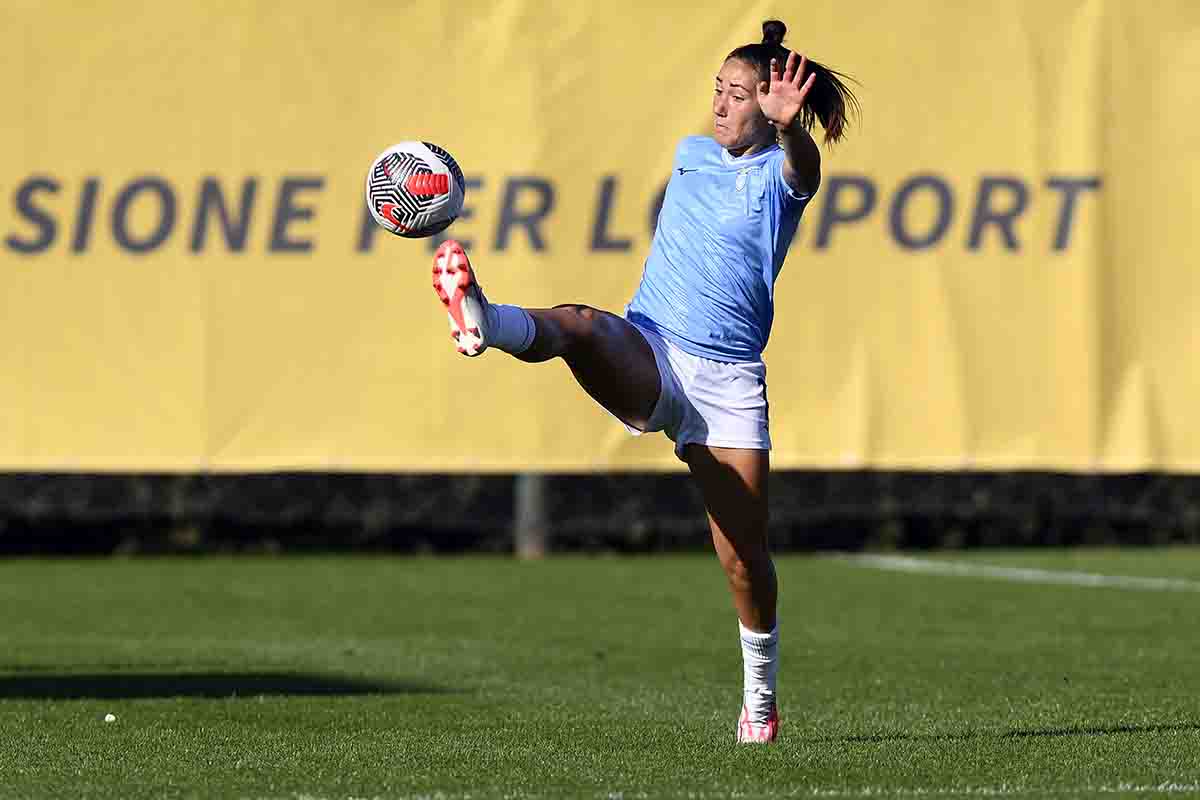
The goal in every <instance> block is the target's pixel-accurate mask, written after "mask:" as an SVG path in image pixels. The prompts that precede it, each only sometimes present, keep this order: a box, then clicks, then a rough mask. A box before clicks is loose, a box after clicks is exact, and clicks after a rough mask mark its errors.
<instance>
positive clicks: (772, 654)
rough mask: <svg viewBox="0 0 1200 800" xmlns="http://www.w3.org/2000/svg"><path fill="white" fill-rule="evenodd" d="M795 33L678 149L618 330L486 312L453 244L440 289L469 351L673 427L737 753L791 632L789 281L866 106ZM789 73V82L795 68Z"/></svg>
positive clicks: (496, 308)
mask: <svg viewBox="0 0 1200 800" xmlns="http://www.w3.org/2000/svg"><path fill="white" fill-rule="evenodd" d="M786 30H787V29H786V27H785V26H784V24H783V23H782V22H779V21H777V20H769V21H767V22H764V23H763V40H762V42H761V43H759V44H749V45H745V46H744V47H739V48H737V49H736V50H734V51H733V52H732V53H730V54H729V55H728V56H727V57H726V58H725V61H724V63H723V64H722V66H721V70H720V72H719V73H718V74H717V76H716V90H715V94H714V95H713V103H712V110H713V123H714V131H713V135H712V137H711V138H709V137H706V136H692V137H688V138H686V139H684V140H683V141H682V142H681V143H680V144H679V146H678V148H677V150H676V151H675V161H674V164H673V165H672V171H671V179H670V182H669V183H668V185H667V192H666V195H665V197H664V200H663V206H662V211H661V212H660V214H659V218H658V227H657V229H656V231H655V234H654V240H653V243H652V244H651V246H650V255H649V257H648V258H647V259H646V265H645V271H644V273H643V275H642V282H641V285H640V286H639V287H638V290H637V293H636V294H635V295H634V297H633V301H632V302H631V303H630V304H629V306H628V307H627V308H626V310H625V316H624V317H619V316H616V315H615V314H610V313H608V312H606V311H599V310H597V309H594V308H591V307H589V306H586V305H563V306H556V307H554V308H540V309H533V308H530V309H525V308H520V307H518V306H508V305H500V304H496V303H489V302H488V300H487V298H485V297H484V295H483V292H482V291H481V289H480V287H479V285H478V283H477V282H476V279H475V276H474V273H473V272H472V269H471V265H470V262H469V261H468V260H467V256H466V253H464V252H463V249H462V247H461V246H460V245H459V244H458V242H455V241H453V240H450V241H446V242H444V243H443V244H442V245H441V247H439V248H438V252H437V255H436V256H435V258H434V265H433V285H434V288H435V289H436V290H437V293H438V296H439V297H440V298H441V301H442V303H443V304H445V305H446V308H447V310H448V312H449V316H450V331H451V336H452V337H453V338H454V339H455V341H456V342H457V344H458V351H459V352H460V353H463V354H465V355H468V356H476V355H479V354H480V353H482V352H483V351H484V350H485V349H487V348H488V347H495V348H498V349H500V350H504V351H505V352H508V353H511V354H512V355H514V356H516V358H517V359H519V360H521V361H526V362H530V363H536V362H541V361H548V360H550V359H552V358H562V359H563V360H564V361H566V363H567V366H569V367H570V369H571V372H572V373H574V375H575V379H576V380H577V381H578V382H579V385H580V386H582V387H583V389H584V391H586V392H587V393H588V394H589V395H591V396H592V398H594V399H595V400H596V402H598V403H599V404H600V405H601V406H603V407H604V408H605V409H607V410H608V411H609V412H610V413H612V414H613V415H614V416H615V417H617V418H618V419H619V420H621V421H622V422H623V423H624V424H625V425H626V427H628V428H629V430H630V432H631V433H633V434H634V435H638V434H640V433H644V432H648V431H664V432H665V433H666V434H667V436H668V437H670V438H671V439H672V440H673V441H674V442H675V453H676V455H677V456H678V457H679V458H680V459H681V460H683V461H684V462H685V463H686V464H687V465H688V468H689V470H690V471H691V473H692V475H693V476H694V477H695V480H696V481H697V483H698V484H699V487H700V491H701V494H702V496H703V498H704V505H705V509H706V511H707V513H708V521H709V526H710V528H711V529H712V540H713V545H714V546H715V548H716V551H717V555H718V557H719V558H720V561H721V566H722V567H723V568H724V570H725V574H726V576H727V577H728V580H729V587H730V589H731V590H732V592H733V603H734V606H735V607H736V609H737V615H738V621H739V627H740V631H741V643H742V659H743V681H744V685H743V704H742V712H741V715H740V717H739V719H738V726H737V740H738V741H740V742H771V741H774V739H775V736H776V734H777V732H778V729H779V714H778V710H777V705H776V699H775V678H776V673H777V671H778V651H779V633H778V627H777V623H776V619H775V605H776V591H777V588H776V580H775V567H774V564H773V563H772V561H771V556H770V554H769V552H768V549H767V473H768V470H769V453H770V449H771V437H770V435H769V433H768V422H767V391H766V367H765V366H764V364H763V362H762V360H761V355H762V351H763V348H764V347H765V346H766V344H767V336H768V334H769V333H770V331H771V321H772V317H773V314H774V305H773V301H774V287H775V278H776V276H777V275H778V274H779V270H780V267H781V266H782V265H783V259H784V256H785V255H786V254H787V250H788V245H789V244H790V243H791V240H792V236H793V234H794V233H795V231H796V225H797V223H799V221H800V214H801V213H802V212H803V211H804V207H805V205H806V204H807V203H808V201H809V200H810V199H811V198H812V196H813V193H814V192H816V190H817V187H818V186H819V185H820V182H821V155H820V151H819V150H818V149H817V146H816V144H815V143H814V142H813V140H812V138H811V137H810V135H809V133H808V131H809V130H811V129H812V125H813V121H814V118H815V119H818V120H820V122H821V125H822V127H823V128H824V129H825V141H826V143H830V142H835V141H837V140H838V139H840V138H841V136H842V133H843V131H844V128H845V124H846V121H847V110H848V109H851V110H852V109H854V108H856V107H857V102H856V101H855V98H854V96H853V95H852V94H851V93H850V91H849V90H848V89H847V88H846V86H845V85H844V84H843V83H842V81H841V80H839V78H838V73H835V72H833V71H831V70H829V69H827V68H825V67H823V66H821V65H820V64H817V63H816V62H813V61H809V60H808V59H806V58H804V57H803V56H800V57H799V58H798V57H797V55H796V53H793V52H791V51H789V50H787V49H786V48H784V47H783V46H782V42H783V36H784V34H785V32H786ZM781 65H783V70H782V72H781V71H780V66H781Z"/></svg>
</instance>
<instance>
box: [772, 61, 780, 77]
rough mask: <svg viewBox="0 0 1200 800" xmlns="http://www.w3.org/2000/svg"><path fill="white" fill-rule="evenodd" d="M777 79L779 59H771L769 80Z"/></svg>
mask: <svg viewBox="0 0 1200 800" xmlns="http://www.w3.org/2000/svg"><path fill="white" fill-rule="evenodd" d="M777 80H779V60H778V59H774V58H772V59H771V82H772V83H774V82H775V81H777Z"/></svg>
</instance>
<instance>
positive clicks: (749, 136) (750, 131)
mask: <svg viewBox="0 0 1200 800" xmlns="http://www.w3.org/2000/svg"><path fill="white" fill-rule="evenodd" d="M758 84H759V81H758V72H757V70H755V69H754V67H752V66H750V65H749V64H747V63H746V62H745V61H742V60H740V59H736V58H731V59H729V60H727V61H726V62H725V63H724V64H722V65H721V71H720V72H718V73H717V79H716V88H715V90H714V92H713V124H714V132H713V138H714V139H716V140H717V144H719V145H721V146H722V147H724V148H725V149H726V150H734V151H737V150H745V149H746V148H748V147H750V146H751V145H754V144H762V143H763V142H766V141H771V139H772V135H773V129H772V128H771V123H769V122H767V118H766V117H764V116H763V113H762V109H761V108H760V107H759V105H758Z"/></svg>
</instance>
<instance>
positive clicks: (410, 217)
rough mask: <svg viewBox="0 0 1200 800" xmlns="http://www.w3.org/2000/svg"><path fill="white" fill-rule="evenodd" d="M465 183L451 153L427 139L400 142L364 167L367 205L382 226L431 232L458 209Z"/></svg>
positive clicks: (402, 232) (414, 235) (415, 233)
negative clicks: (367, 168) (366, 169)
mask: <svg viewBox="0 0 1200 800" xmlns="http://www.w3.org/2000/svg"><path fill="white" fill-rule="evenodd" d="M465 194H466V185H465V181H464V180H463V174H462V170H461V169H459V168H458V163H457V162H456V161H455V160H454V157H453V156H451V155H450V154H449V153H447V152H446V151H445V150H443V149H442V148H440V147H438V146H437V145H434V144H430V143H429V142H400V143H399V144H394V145H392V146H391V147H389V148H388V149H387V150H384V151H383V152H382V153H380V154H379V157H378V158H376V159H375V161H374V162H373V163H372V164H371V169H370V170H368V171H367V208H369V209H371V216H372V217H374V218H375V221H376V222H378V223H379V224H380V226H382V227H383V228H384V229H385V230H388V231H391V232H392V233H394V234H396V235H397V236H404V237H406V238H408V239H421V238H424V237H426V236H433V235H434V234H435V233H438V232H440V231H443V230H445V229H446V226H448V225H449V224H450V223H451V222H454V220H455V219H456V218H457V217H458V215H459V214H460V213H462V207H463V196H464V195H465Z"/></svg>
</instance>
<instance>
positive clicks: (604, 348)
mask: <svg viewBox="0 0 1200 800" xmlns="http://www.w3.org/2000/svg"><path fill="white" fill-rule="evenodd" d="M526 311H527V312H528V313H529V315H530V316H531V317H533V320H534V324H535V325H536V326H537V333H536V335H535V336H534V340H533V344H532V345H530V347H529V349H528V350H526V351H525V352H523V353H519V354H517V356H516V358H518V359H520V360H521V361H527V362H530V363H536V362H540V361H548V360H550V359H552V358H562V359H563V360H564V361H566V362H567V366H568V367H570V368H571V373H572V374H573V375H574V376H575V380H576V381H578V382H579V385H580V386H582V387H583V390H584V391H585V392H587V393H588V394H589V395H591V397H592V399H594V400H595V401H596V402H597V403H599V404H600V405H602V406H604V408H606V409H608V410H609V411H610V412H612V413H613V414H614V415H616V416H617V417H618V418H620V419H621V420H623V421H625V422H627V423H628V424H630V425H632V426H633V427H635V428H639V429H645V427H646V423H647V422H648V421H649V420H650V415H651V414H652V413H653V411H654V406H655V404H657V403H658V395H659V392H661V390H662V387H661V382H660V378H659V374H658V366H657V364H656V363H655V361H654V351H653V350H651V349H650V345H649V343H648V342H647V341H646V337H644V336H642V334H641V332H640V331H639V330H638V329H637V328H635V327H634V326H633V325H631V324H629V322H628V321H627V320H625V319H622V318H621V317H618V316H617V315H616V314H610V313H608V312H607V311H600V310H598V309H595V308H592V307H590V306H585V305H578V304H572V305H562V306H555V307H554V308H530V309H526Z"/></svg>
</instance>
